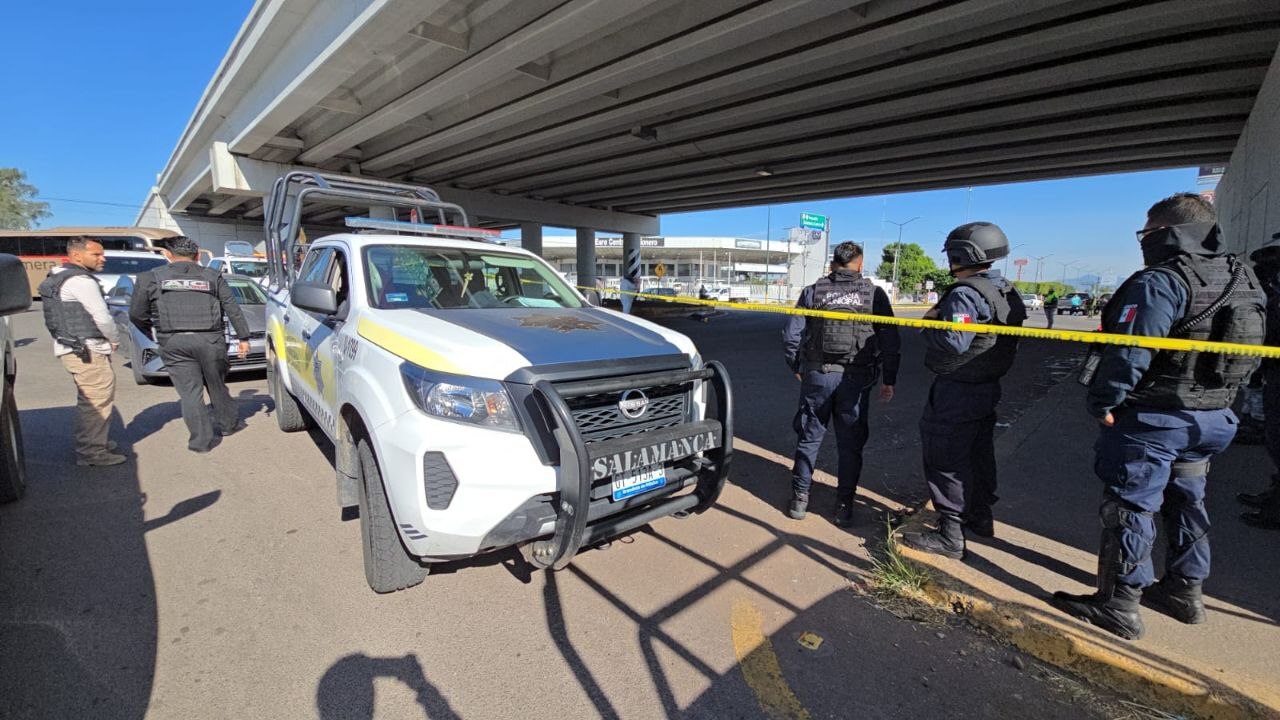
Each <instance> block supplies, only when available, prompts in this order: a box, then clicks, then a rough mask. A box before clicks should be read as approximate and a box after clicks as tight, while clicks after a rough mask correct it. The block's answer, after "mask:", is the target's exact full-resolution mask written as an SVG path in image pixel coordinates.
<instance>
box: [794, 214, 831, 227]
mask: <svg viewBox="0 0 1280 720" xmlns="http://www.w3.org/2000/svg"><path fill="white" fill-rule="evenodd" d="M800 227H802V228H805V229H806V230H826V229H827V216H826V215H819V214H817V213H807V212H802V213H800Z"/></svg>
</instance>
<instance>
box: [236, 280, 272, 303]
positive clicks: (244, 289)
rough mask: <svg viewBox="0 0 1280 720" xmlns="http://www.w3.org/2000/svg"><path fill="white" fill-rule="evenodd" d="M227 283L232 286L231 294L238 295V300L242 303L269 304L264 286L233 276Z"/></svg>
mask: <svg viewBox="0 0 1280 720" xmlns="http://www.w3.org/2000/svg"><path fill="white" fill-rule="evenodd" d="M227 285H228V286H229V287H230V288H231V294H232V295H235V296H236V302H238V303H240V304H241V305H266V304H267V296H266V295H264V294H263V293H262V288H260V287H258V284H257V283H253V282H248V281H247V280H240V279H237V278H232V279H231V280H228V281H227Z"/></svg>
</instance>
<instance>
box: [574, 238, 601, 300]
mask: <svg viewBox="0 0 1280 720" xmlns="http://www.w3.org/2000/svg"><path fill="white" fill-rule="evenodd" d="M595 284H596V231H595V230H594V229H592V228H578V285H579V286H580V287H582V288H592V287H595ZM582 292H583V293H588V292H591V291H588V290H583V291H582ZM588 297H590V295H588ZM598 299H599V298H597V300H598Z"/></svg>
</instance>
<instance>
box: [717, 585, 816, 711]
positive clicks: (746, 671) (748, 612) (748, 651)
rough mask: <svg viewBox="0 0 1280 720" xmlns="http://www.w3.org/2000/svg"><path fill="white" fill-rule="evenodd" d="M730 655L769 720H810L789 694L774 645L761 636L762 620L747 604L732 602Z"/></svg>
mask: <svg viewBox="0 0 1280 720" xmlns="http://www.w3.org/2000/svg"><path fill="white" fill-rule="evenodd" d="M731 625H732V627H733V652H734V654H735V655H737V657H738V666H739V667H741V668H742V677H743V678H744V679H745V680H746V681H747V686H748V687H750V688H751V691H752V692H753V693H755V695H756V700H757V701H759V702H760V709H761V710H763V711H764V714H765V715H766V716H768V717H769V718H771V719H772V720H809V711H808V710H805V709H804V706H803V705H801V704H800V699H799V698H797V697H796V694H795V693H794V692H792V691H791V686H790V685H788V684H787V680H786V678H784V677H782V666H781V665H780V664H779V663H778V656H777V654H776V653H774V652H773V643H770V642H769V638H768V637H766V636H765V634H764V616H763V615H762V614H761V612H760V610H759V609H757V608H756V607H755V606H754V605H752V604H751V603H750V602H748V601H747V600H744V599H742V598H738V599H736V600H734V601H733V612H732V617H731Z"/></svg>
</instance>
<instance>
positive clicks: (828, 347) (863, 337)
mask: <svg viewBox="0 0 1280 720" xmlns="http://www.w3.org/2000/svg"><path fill="white" fill-rule="evenodd" d="M875 292H876V286H875V283H873V282H871V280H870V279H869V278H865V277H862V275H860V274H857V273H851V272H834V273H831V274H830V275H828V276H827V277H824V278H821V279H820V280H818V282H816V283H814V285H813V309H815V310H829V311H832V312H846V313H860V314H865V315H870V314H871V304H872V302H873V301H874V300H875ZM873 337H875V329H874V328H873V327H872V326H871V324H870V323H865V322H855V321H852V320H831V319H828V318H809V321H808V331H807V332H806V333H805V344H804V359H805V361H807V362H810V363H819V364H830V365H849V364H852V363H853V362H854V359H855V358H856V357H857V356H858V353H860V352H862V350H863V348H865V347H867V346H868V345H869V344H870V343H871V339H872V338H873Z"/></svg>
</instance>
